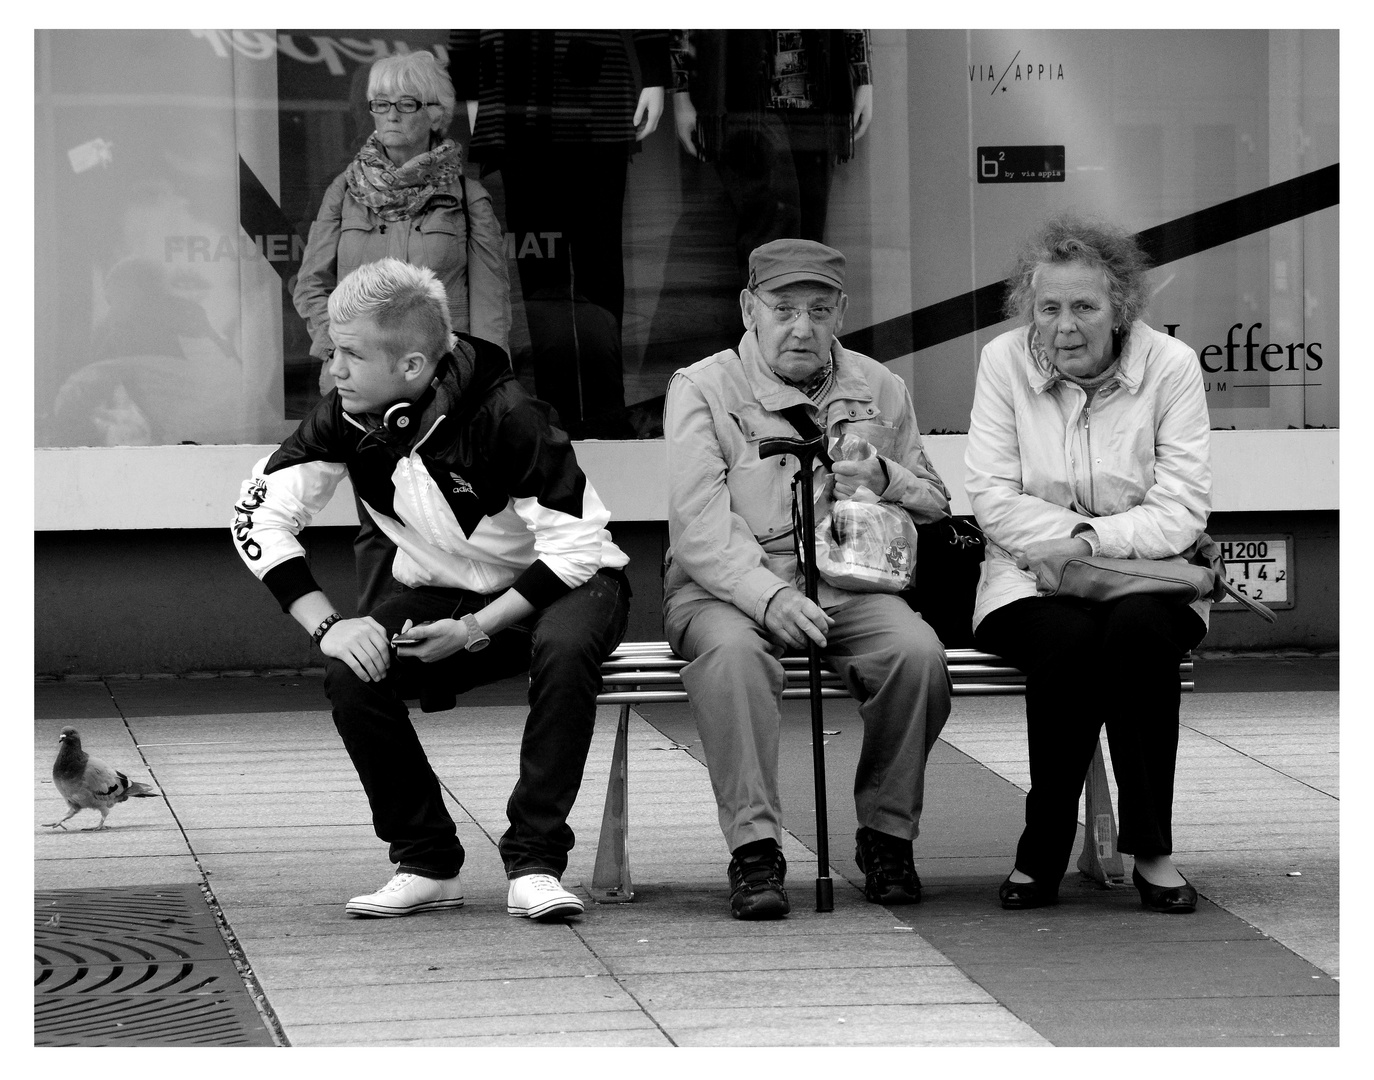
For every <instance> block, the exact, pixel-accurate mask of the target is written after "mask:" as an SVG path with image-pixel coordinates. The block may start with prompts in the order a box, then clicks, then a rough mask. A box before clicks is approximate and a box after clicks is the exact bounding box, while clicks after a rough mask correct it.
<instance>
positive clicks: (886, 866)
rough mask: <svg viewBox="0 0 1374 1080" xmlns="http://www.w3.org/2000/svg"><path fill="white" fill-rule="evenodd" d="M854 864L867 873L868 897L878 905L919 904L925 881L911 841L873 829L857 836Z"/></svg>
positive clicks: (863, 831) (857, 833)
mask: <svg viewBox="0 0 1374 1080" xmlns="http://www.w3.org/2000/svg"><path fill="white" fill-rule="evenodd" d="M854 861H855V862H856V863H857V864H858V866H859V869H860V870H862V871H863V872H864V896H865V897H866V898H867V899H868V900H869V901H870V902H871V903H874V904H919V903H920V902H921V879H920V878H919V877H917V876H916V861H915V859H913V858H912V854H911V841H910V840H903V839H901V838H900V837H897V836H890V835H888V834H887V833H882V832H878V831H877V830H876V829H870V828H869V827H868V826H867V825H865V826H863V827H862V828H860V829H859V831H858V832H856V833H855V834H854Z"/></svg>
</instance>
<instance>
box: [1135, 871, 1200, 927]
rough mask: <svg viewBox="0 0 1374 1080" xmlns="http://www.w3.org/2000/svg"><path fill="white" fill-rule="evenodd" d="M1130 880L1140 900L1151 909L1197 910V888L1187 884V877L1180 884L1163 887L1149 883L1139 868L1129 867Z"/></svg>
mask: <svg viewBox="0 0 1374 1080" xmlns="http://www.w3.org/2000/svg"><path fill="white" fill-rule="evenodd" d="M1180 876H1182V875H1180ZM1131 881H1132V882H1133V883H1134V884H1135V887H1136V889H1138V890H1139V892H1140V902H1141V903H1142V904H1144V905H1145V906H1146V907H1147V908H1149V909H1150V910H1151V911H1162V912H1164V913H1165V914H1166V915H1187V914H1189V913H1190V912H1193V911H1196V910H1197V890H1196V889H1195V888H1193V887H1192V886H1191V885H1189V884H1188V879H1187V878H1184V879H1183V884H1182V885H1175V886H1173V887H1172V888H1165V887H1164V886H1163V885H1151V884H1150V883H1149V882H1148V881H1146V880H1145V878H1144V877H1143V876H1141V873H1140V871H1139V870H1137V869H1136V868H1135V867H1131Z"/></svg>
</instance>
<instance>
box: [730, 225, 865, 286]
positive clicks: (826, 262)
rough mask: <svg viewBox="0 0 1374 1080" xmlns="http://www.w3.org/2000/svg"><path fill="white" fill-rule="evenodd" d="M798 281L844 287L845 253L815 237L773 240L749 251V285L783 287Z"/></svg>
mask: <svg viewBox="0 0 1374 1080" xmlns="http://www.w3.org/2000/svg"><path fill="white" fill-rule="evenodd" d="M795 281H814V282H817V283H818V284H822V285H828V286H830V287H831V288H833V289H843V288H844V256H843V255H841V254H840V253H839V252H838V251H836V250H835V249H834V248H832V247H826V246H825V245H824V244H820V243H817V242H816V241H815V240H796V239H791V238H784V239H782V240H770V241H769V242H768V243H766V244H761V245H760V246H759V247H756V248H755V249H754V250H753V251H752V252H750V253H749V288H751V289H780V288H782V287H783V286H784V285H791V284H792V283H793V282H795Z"/></svg>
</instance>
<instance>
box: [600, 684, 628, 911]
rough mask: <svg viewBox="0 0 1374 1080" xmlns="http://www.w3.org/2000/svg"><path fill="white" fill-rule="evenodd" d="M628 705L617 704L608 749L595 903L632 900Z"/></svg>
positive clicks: (618, 902)
mask: <svg viewBox="0 0 1374 1080" xmlns="http://www.w3.org/2000/svg"><path fill="white" fill-rule="evenodd" d="M629 737H630V706H629V705H622V706H620V722H619V723H618V724H617V725H616V729H615V749H614V750H613V751H611V778H610V780H608V781H607V783H606V809H605V810H604V811H603V812H602V815H601V838H600V839H599V840H598V841H597V845H596V867H595V869H594V870H593V871H592V887H591V889H590V890H589V891H590V892H591V894H592V899H593V900H595V901H596V902H597V903H598V904H628V903H629V902H630V901H631V900H633V899H634V895H635V894H634V889H633V888H632V887H631V885H630V835H629V827H630V826H629V794H630V791H629V756H628V747H627V743H628V741H629Z"/></svg>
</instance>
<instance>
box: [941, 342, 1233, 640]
mask: <svg viewBox="0 0 1374 1080" xmlns="http://www.w3.org/2000/svg"><path fill="white" fill-rule="evenodd" d="M1029 337H1030V328H1029V327H1020V328H1018V329H1016V330H1010V331H1008V332H1007V333H1005V334H1002V335H1001V336H999V337H997V338H995V339H994V340H993V341H991V342H989V343H988V345H987V346H986V347H985V348H984V349H983V355H982V360H981V362H980V363H979V366H978V384H977V389H976V390H975V392H974V395H973V414H972V418H971V420H970V423H969V434H968V451H967V453H966V454H965V457H964V467H965V475H966V481H965V489H966V490H967V492H968V496H969V501H970V502H971V503H972V504H973V513H974V516H975V517H976V518H977V519H978V524H979V526H980V527H981V528H982V530H983V532H984V533H985V534H986V535H987V538H988V541H989V543H988V545H987V554H986V556H985V557H984V561H983V572H982V577H981V578H980V580H979V583H978V597H977V600H976V602H975V604H974V610H973V625H974V627H975V628H976V627H977V625H978V624H979V623H980V622H981V621H982V620H983V617H984V616H985V615H987V613H988V612H990V611H993V610H995V609H996V608H999V607H1002V606H1003V605H1005V604H1009V603H1011V602H1012V601H1013V600H1019V599H1021V598H1022V597H1026V596H1035V595H1036V588H1035V576H1034V575H1033V574H1031V573H1030V572H1029V571H1026V570H1020V569H1018V568H1017V566H1016V558H1017V556H1018V555H1020V554H1021V552H1022V551H1024V550H1025V548H1026V547H1027V545H1029V544H1031V543H1032V542H1034V541H1037V540H1054V539H1060V538H1067V537H1069V536H1076V535H1081V536H1083V537H1084V538H1085V539H1087V540H1088V542H1089V543H1090V544H1092V546H1093V549H1094V554H1097V555H1103V556H1107V557H1110V558H1117V559H1162V558H1167V557H1169V556H1172V555H1177V554H1178V553H1179V552H1181V551H1183V550H1184V549H1185V548H1187V547H1188V546H1189V545H1190V544H1191V543H1192V542H1193V541H1194V540H1196V539H1197V537H1198V535H1199V534H1200V533H1201V532H1202V531H1203V530H1204V529H1205V528H1206V527H1207V515H1208V514H1209V513H1210V512H1211V508H1212V466H1211V434H1210V424H1209V419H1208V414H1207V399H1206V394H1205V392H1204V389H1203V384H1202V372H1201V369H1200V368H1199V366H1198V360H1197V354H1196V353H1194V352H1193V350H1192V349H1190V348H1189V347H1188V346H1187V345H1185V344H1183V342H1181V341H1179V340H1177V339H1176V338H1172V337H1170V336H1168V335H1167V334H1161V333H1159V332H1158V331H1157V330H1153V329H1151V328H1150V327H1149V326H1147V325H1146V324H1145V323H1143V322H1137V323H1135V324H1134V325H1133V326H1132V327H1131V333H1130V336H1129V337H1128V338H1127V339H1126V348H1125V349H1124V351H1123V352H1122V356H1121V363H1120V369H1119V374H1118V376H1117V377H1116V378H1114V379H1112V380H1111V381H1110V382H1108V383H1107V384H1106V385H1104V386H1103V387H1102V388H1101V389H1099V390H1098V391H1097V394H1096V396H1095V397H1094V399H1093V402H1092V406H1091V408H1085V404H1086V402H1087V395H1086V394H1085V393H1084V391H1083V389H1082V388H1081V387H1079V386H1076V385H1075V384H1074V383H1072V382H1070V381H1068V380H1067V379H1063V378H1061V377H1060V376H1059V375H1058V374H1057V373H1055V372H1049V373H1047V372H1045V371H1044V370H1042V369H1041V368H1039V367H1038V366H1037V365H1036V363H1035V361H1034V360H1033V358H1032V356H1031V353H1030V349H1029ZM1210 606H1211V602H1210V601H1206V600H1204V601H1200V602H1199V603H1197V604H1194V605H1193V609H1194V610H1195V611H1197V613H1198V615H1199V616H1200V617H1201V618H1202V620H1203V621H1204V622H1206V621H1207V612H1208V610H1209V608H1210Z"/></svg>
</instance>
